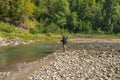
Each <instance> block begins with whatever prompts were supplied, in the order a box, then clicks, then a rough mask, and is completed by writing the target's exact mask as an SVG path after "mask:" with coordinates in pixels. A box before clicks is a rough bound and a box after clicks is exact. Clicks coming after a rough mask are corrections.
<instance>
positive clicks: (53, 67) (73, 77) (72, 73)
mask: <svg viewBox="0 0 120 80" xmlns="http://www.w3.org/2000/svg"><path fill="white" fill-rule="evenodd" d="M91 52H92V54H94V55H93V56H92V55H91ZM91 52H88V51H87V50H82V51H80V50H79V51H73V52H70V51H67V52H65V53H57V52H56V53H54V54H55V57H56V59H57V60H56V61H53V62H50V64H49V65H47V66H45V67H44V66H43V67H41V68H40V70H38V71H37V72H36V71H35V72H33V75H34V76H33V75H31V77H32V78H35V77H37V78H38V79H39V78H40V77H42V78H43V80H44V79H45V77H48V76H49V77H48V78H49V79H48V78H47V79H48V80H79V79H80V80H94V79H95V80H112V75H113V74H114V75H115V74H116V75H118V74H117V73H114V72H115V69H114V66H115V65H116V66H120V65H119V64H120V62H111V60H110V59H109V58H110V56H107V54H108V53H107V52H106V51H103V54H104V55H102V54H99V51H95V50H94V51H91ZM95 52H97V55H96V53H95ZM112 55H113V54H112ZM79 56H80V57H81V58H80V57H79ZM98 56H101V57H100V58H98ZM82 58H83V59H82ZM113 58H114V57H113ZM116 60H120V59H116ZM111 63H114V66H112V67H110V70H109V66H111ZM115 63H116V64H115ZM106 70H107V71H106ZM118 72H119V71H118ZM108 73H109V74H108ZM36 75H37V76H36ZM103 76H104V78H103ZM100 77H101V78H100ZM33 80H34V79H33Z"/></svg>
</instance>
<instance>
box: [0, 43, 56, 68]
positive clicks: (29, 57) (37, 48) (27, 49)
mask: <svg viewBox="0 0 120 80" xmlns="http://www.w3.org/2000/svg"><path fill="white" fill-rule="evenodd" d="M52 47H53V44H50V43H37V44H29V45H20V46H17V47H12V46H11V47H5V48H0V68H2V67H4V66H7V65H9V64H14V63H18V62H24V61H26V62H27V61H33V60H36V59H39V58H41V57H44V56H46V55H48V54H50V53H52V52H53V51H54V50H53V48H52Z"/></svg>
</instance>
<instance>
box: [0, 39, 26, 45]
mask: <svg viewBox="0 0 120 80" xmlns="http://www.w3.org/2000/svg"><path fill="white" fill-rule="evenodd" d="M27 43H28V42H25V41H24V40H22V39H20V38H18V37H16V38H14V39H7V38H2V37H0V47H4V46H10V45H12V46H16V45H19V44H27Z"/></svg>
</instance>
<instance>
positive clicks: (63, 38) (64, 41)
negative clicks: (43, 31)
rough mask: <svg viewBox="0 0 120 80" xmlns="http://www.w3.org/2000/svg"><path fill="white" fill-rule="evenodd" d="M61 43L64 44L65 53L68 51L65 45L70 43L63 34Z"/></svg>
mask: <svg viewBox="0 0 120 80" xmlns="http://www.w3.org/2000/svg"><path fill="white" fill-rule="evenodd" d="M61 42H62V44H63V51H65V50H66V49H65V44H66V43H67V42H68V41H67V37H66V36H65V35H64V34H62V40H61Z"/></svg>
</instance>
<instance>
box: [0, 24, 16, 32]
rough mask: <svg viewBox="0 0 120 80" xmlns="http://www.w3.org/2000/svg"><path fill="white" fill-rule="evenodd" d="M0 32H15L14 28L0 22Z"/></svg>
mask: <svg viewBox="0 0 120 80" xmlns="http://www.w3.org/2000/svg"><path fill="white" fill-rule="evenodd" d="M0 32H6V33H13V32H16V29H15V26H13V25H10V24H6V23H3V22H0Z"/></svg>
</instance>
